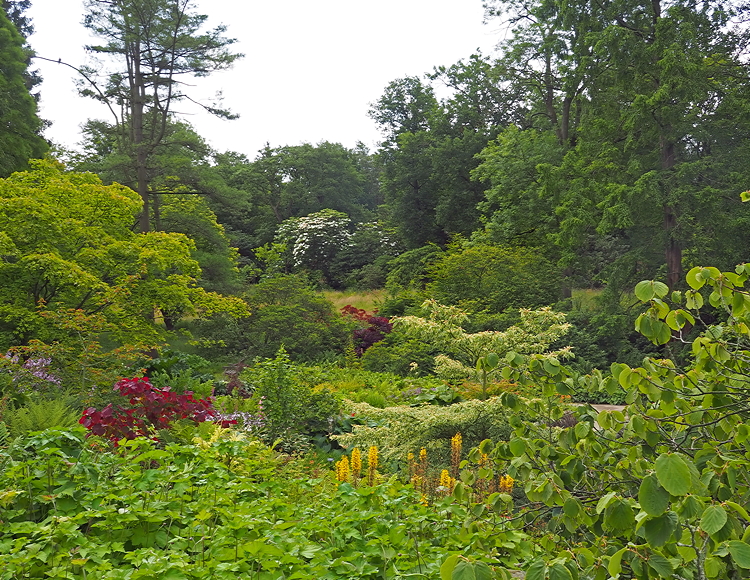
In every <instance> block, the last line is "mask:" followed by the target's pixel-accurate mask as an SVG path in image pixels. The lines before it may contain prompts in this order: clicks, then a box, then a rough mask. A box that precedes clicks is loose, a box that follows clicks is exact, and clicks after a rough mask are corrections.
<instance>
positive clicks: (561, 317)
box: [391, 300, 570, 394]
mask: <svg viewBox="0 0 750 580" xmlns="http://www.w3.org/2000/svg"><path fill="white" fill-rule="evenodd" d="M422 308H423V310H424V311H425V312H426V316H425V317H419V316H403V317H397V318H394V319H392V321H391V322H392V323H393V328H394V332H395V333H397V334H400V335H402V336H403V337H405V338H406V339H407V340H408V339H415V340H417V341H421V342H424V343H427V344H430V345H432V346H433V347H434V348H435V349H437V350H439V351H440V352H441V354H439V355H438V356H437V357H435V373H436V374H437V375H438V376H441V377H443V378H446V379H454V380H456V379H457V380H465V379H469V380H475V381H476V380H481V381H482V386H483V394H486V387H487V372H488V371H492V370H499V368H500V367H498V362H499V360H500V358H501V357H504V356H506V355H507V354H508V353H522V354H527V355H530V354H540V353H544V352H545V351H547V350H548V349H549V346H550V345H551V344H552V343H553V342H555V341H556V340H557V339H559V338H560V337H562V336H563V335H564V334H565V333H566V332H567V331H568V330H569V328H570V325H569V324H566V323H565V314H563V313H561V312H553V311H552V310H551V309H549V308H543V309H541V310H521V321H520V323H519V324H518V325H516V326H512V327H510V328H509V329H508V330H505V331H503V332H499V331H484V332H473V333H469V332H466V331H465V330H464V328H463V326H464V325H465V323H466V322H467V320H468V316H467V314H466V312H464V311H463V310H461V309H460V308H458V307H456V306H443V305H442V304H439V303H438V302H436V301H435V300H428V301H426V302H425V303H424V304H422ZM548 355H549V356H552V357H555V358H564V357H567V356H570V351H569V349H568V348H564V349H561V350H559V351H556V352H554V353H548Z"/></svg>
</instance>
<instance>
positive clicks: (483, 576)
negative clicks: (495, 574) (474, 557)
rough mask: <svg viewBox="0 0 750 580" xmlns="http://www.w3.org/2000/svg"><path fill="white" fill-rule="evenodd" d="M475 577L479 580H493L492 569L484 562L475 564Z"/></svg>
mask: <svg viewBox="0 0 750 580" xmlns="http://www.w3.org/2000/svg"><path fill="white" fill-rule="evenodd" d="M474 576H475V577H476V579H477V580H492V568H490V567H489V566H488V565H487V564H485V563H484V562H476V563H475V564H474Z"/></svg>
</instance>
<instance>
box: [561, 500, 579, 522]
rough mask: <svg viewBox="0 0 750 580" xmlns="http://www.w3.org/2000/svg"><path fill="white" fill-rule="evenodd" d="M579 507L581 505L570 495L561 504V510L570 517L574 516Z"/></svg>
mask: <svg viewBox="0 0 750 580" xmlns="http://www.w3.org/2000/svg"><path fill="white" fill-rule="evenodd" d="M580 509H581V507H580V505H579V504H578V500H576V499H574V498H572V497H569V498H568V499H567V500H565V503H564V504H563V512H564V513H565V515H566V516H568V517H571V518H574V517H576V516H577V515H578V512H579V511H580Z"/></svg>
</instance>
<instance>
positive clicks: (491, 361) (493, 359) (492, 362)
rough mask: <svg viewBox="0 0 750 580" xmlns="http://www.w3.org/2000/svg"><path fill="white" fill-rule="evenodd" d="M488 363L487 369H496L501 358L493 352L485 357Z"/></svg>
mask: <svg viewBox="0 0 750 580" xmlns="http://www.w3.org/2000/svg"><path fill="white" fill-rule="evenodd" d="M485 359H486V361H487V368H490V369H494V368H495V367H496V366H497V365H498V364H499V363H500V357H499V356H497V354H496V353H494V352H491V353H489V354H488V355H487V356H486V357H485Z"/></svg>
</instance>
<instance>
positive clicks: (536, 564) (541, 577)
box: [526, 558, 547, 580]
mask: <svg viewBox="0 0 750 580" xmlns="http://www.w3.org/2000/svg"><path fill="white" fill-rule="evenodd" d="M546 576H547V564H545V563H544V560H542V559H541V558H539V559H537V560H534V561H533V562H532V563H531V566H529V567H528V569H527V570H526V580H545V577H546Z"/></svg>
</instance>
